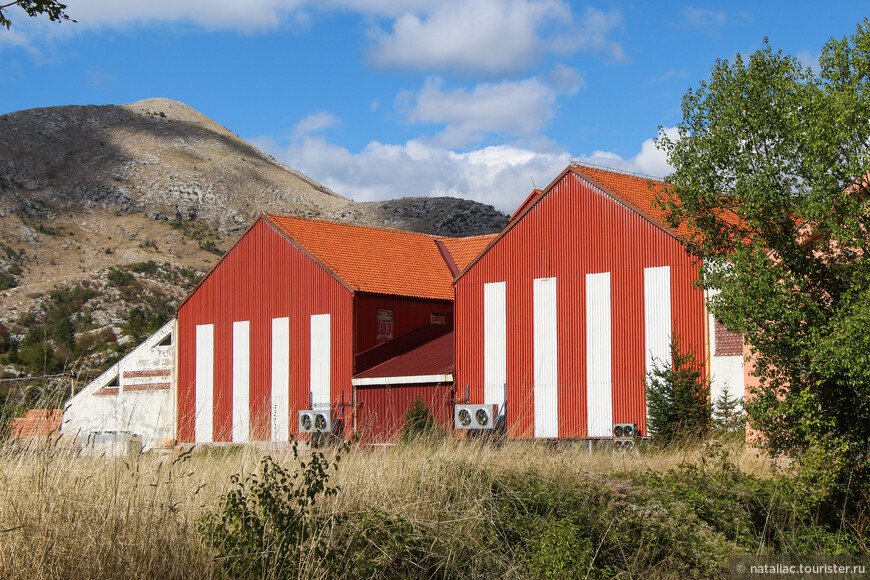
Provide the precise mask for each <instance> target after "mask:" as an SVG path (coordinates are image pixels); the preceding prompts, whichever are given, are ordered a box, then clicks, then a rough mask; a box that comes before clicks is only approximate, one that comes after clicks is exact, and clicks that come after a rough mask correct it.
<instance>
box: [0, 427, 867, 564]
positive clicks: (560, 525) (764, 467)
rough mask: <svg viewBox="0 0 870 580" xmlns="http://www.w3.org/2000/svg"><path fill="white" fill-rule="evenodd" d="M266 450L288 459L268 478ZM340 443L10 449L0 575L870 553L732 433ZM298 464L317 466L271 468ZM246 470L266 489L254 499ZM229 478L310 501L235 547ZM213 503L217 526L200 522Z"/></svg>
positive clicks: (721, 560) (0, 500) (236, 487)
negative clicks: (623, 440)
mask: <svg viewBox="0 0 870 580" xmlns="http://www.w3.org/2000/svg"><path fill="white" fill-rule="evenodd" d="M267 453H270V455H271V457H273V458H274V459H275V463H276V464H277V465H278V466H280V467H279V469H278V471H275V470H274V469H273V471H272V472H271V473H272V475H273V476H276V477H275V478H273V479H272V480H269V478H268V474H265V475H264V474H263V471H262V470H263V469H264V464H263V458H264V456H266V455H267ZM334 453H335V452H334V450H333V451H330V452H327V453H326V454H325V455H321V454H319V453H317V454H314V455H312V454H311V453H306V452H300V454H299V458H298V459H294V457H293V455H292V454H290V453H289V452H288V451H287V450H283V451H277V450H271V451H267V450H264V449H258V448H255V447H225V448H212V449H202V450H196V451H186V452H181V451H174V452H172V453H165V454H157V453H148V454H144V455H141V456H138V457H135V458H128V459H105V458H94V457H85V456H81V455H76V454H72V453H70V451H69V450H66V449H63V448H60V447H57V446H47V447H45V446H43V447H42V448H40V449H32V450H27V451H21V450H14V449H12V448H11V447H6V448H3V449H2V450H0V577H2V578H12V579H14V578H46V579H47V578H118V579H129V578H222V577H257V576H263V575H266V576H270V575H274V576H279V577H302V578H327V577H349V578H357V577H381V578H405V577H425V578H428V577H442V578H454V577H458V576H464V577H484V576H486V577H492V576H496V575H497V576H500V577H503V578H529V577H539V578H565V577H568V578H571V577H579V578H586V577H588V578H612V577H622V578H650V577H656V578H691V577H697V578H718V577H726V576H727V560H728V557H729V556H731V555H733V554H756V553H761V554H766V553H776V554H779V553H800V554H807V553H824V554H830V553H852V554H854V553H862V554H867V553H868V550H867V546H866V545H865V544H863V540H862V538H863V530H862V529H857V528H855V526H854V524H849V523H847V522H845V520H844V521H843V522H842V523H841V524H840V525H833V526H832V525H830V524H827V523H824V522H822V521H821V519H820V517H819V514H818V513H817V512H814V511H813V509H814V506H813V503H812V497H811V494H810V493H809V492H810V490H806V489H804V486H803V485H802V484H801V482H800V481H798V480H796V479H795V477H796V476H791V475H788V474H780V473H778V472H777V470H776V469H773V468H772V467H771V465H770V463H769V462H766V461H764V460H763V459H761V458H759V457H758V456H756V455H753V454H750V453H747V452H745V451H744V449H743V447H742V446H741V445H738V444H732V445H721V444H716V443H714V444H711V445H702V446H697V447H692V448H686V449H680V450H671V451H655V450H641V451H640V452H631V453H620V454H613V453H612V452H607V451H601V452H595V453H589V452H588V451H586V450H585V449H583V448H580V447H571V446H570V445H565V446H562V447H559V448H553V447H550V446H545V445H536V444H534V443H521V442H509V443H506V444H504V445H501V446H494V445H480V444H474V443H465V444H463V443H460V442H450V441H447V442H435V443H431V444H418V445H405V446H398V447H393V448H377V449H371V448H349V449H345V450H343V451H342V452H341V455H342V457H341V461H340V462H339V463H338V464H337V470H336V469H335V468H334V466H333V465H331V464H326V463H323V464H321V463H318V460H319V459H323V460H324V461H329V460H334ZM303 464H304V465H305V467H306V468H307V469H308V473H309V474H310V473H311V468H312V465H315V464H316V465H320V466H321V467H323V471H322V474H323V473H325V474H326V475H325V476H323V475H322V474H321V476H318V477H313V478H312V477H309V478H308V481H307V483H301V481H302V479H303V478H300V479H296V480H293V479H292V476H290V479H288V480H287V481H284V482H283V483H282V482H281V481H279V480H280V476H281V474H282V473H283V474H284V475H285V476H287V475H288V474H292V473H294V472H295V473H297V474H300V473H302V474H304V473H305V469H303ZM282 470H286V471H282ZM234 474H241V476H240V477H239V478H238V479H237V480H233V479H232V476H233V475H234ZM251 474H256V476H257V480H256V481H259V482H266V483H270V486H271V487H268V489H269V490H271V492H270V493H271V499H270V498H269V497H266V499H265V500H263V497H264V496H262V495H261V496H260V503H256V502H257V500H256V499H255V497H254V496H255V495H256V494H255V492H254V488H253V487H252V485H251V482H252V481H253V480H249V481H248V483H247V484H245V477H246V476H247V475H251ZM319 483H324V484H325V486H324V488H325V489H329V488H332V487H337V488H340V491H337V493H335V494H334V495H329V494H328V493H327V494H323V493H320V492H319V490H320V491H322V489H321V488H318V487H317V486H318V485H319ZM263 489H267V487H261V488H260V490H261V491H262V490H263ZM294 489H296V490H299V489H301V490H302V494H301V495H299V494H297V496H293V495H292V490H294ZM288 490H289V494H290V495H289V496H288V497H284V496H282V493H285V494H286V493H288ZM233 491H235V492H237V493H236V495H235V496H234V497H235V498H236V500H239V499H240V498H241V499H242V500H244V502H248V504H247V505H250V506H251V507H252V508H254V509H253V512H257V510H258V509H259V513H261V514H262V513H266V512H268V510H269V509H271V510H273V511H272V512H269V513H277V512H275V510H277V511H278V512H281V511H282V510H284V511H283V512H282V513H285V514H286V513H288V512H287V511H286V509H285V508H286V506H288V505H290V504H291V503H292V502H294V501H297V500H298V499H299V497H301V498H303V500H304V501H309V500H313V501H316V505H310V503H311V502H310V501H309V503H308V504H306V505H308V506H309V508H310V509H308V508H302V509H301V510H297V512H296V513H298V514H299V515H298V517H291V520H292V521H293V522H295V523H293V524H292V525H293V526H295V527H294V529H295V530H296V532H294V533H297V532H298V533H297V535H295V536H292V537H291V536H287V535H286V533H285V534H284V536H282V532H281V531H280V530H278V529H277V528H280V527H281V526H280V525H276V524H275V521H278V520H273V521H272V522H271V523H269V522H267V526H266V528H264V529H265V531H266V534H265V536H261V537H252V536H245V538H243V540H244V541H243V542H241V543H237V544H236V547H237V548H239V549H236V550H235V551H233V550H232V549H230V547H229V544H227V542H226V537H223V540H222V539H221V536H219V535H218V534H217V532H216V530H219V529H220V525H219V524H220V523H221V522H222V521H223V522H224V523H227V522H229V528H226V527H225V528H224V529H230V531H231V532H233V530H234V529H235V532H234V533H235V534H236V535H237V536H238V534H239V533H240V532H239V529H238V528H233V524H232V521H231V519H227V518H224V519H223V520H221V514H226V513H227V506H228V505H230V504H229V503H228V502H227V501H226V498H227V497H228V496H227V494H228V493H229V492H233ZM231 495H232V494H231ZM267 495H268V494H267ZM305 498H308V499H305ZM236 505H238V501H237V503H236ZM299 505H302V504H301V503H300V504H299ZM306 509H307V511H306ZM264 510H265V511H264ZM206 514H214V515H215V517H213V518H212V522H213V523H217V524H218V525H217V527H215V526H212V527H211V528H208V527H207V526H203V525H201V524H200V522H201V521H202V518H203V516H205V515H206ZM290 515H291V516H292V515H293V512H292V511H291V512H290ZM267 519H268V518H267ZM822 519H824V518H822ZM828 519H830V518H828ZM834 519H837V518H834ZM242 535H244V533H242ZM282 537H285V538H290V540H289V541H288V542H284V543H283V544H282V543H281V541H280V538H282ZM236 539H238V537H236ZM276 554H283V556H282V557H283V558H284V559H283V560H280V561H277V562H276V560H275V559H274V558H273V556H274V555H276ZM257 570H260V571H259V572H258V571H257Z"/></svg>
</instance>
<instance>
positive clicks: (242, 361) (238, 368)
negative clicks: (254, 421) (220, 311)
mask: <svg viewBox="0 0 870 580" xmlns="http://www.w3.org/2000/svg"><path fill="white" fill-rule="evenodd" d="M250 341H251V323H250V322H248V321H247V320H242V321H239V322H233V441H235V442H237V443H243V442H245V441H247V440H248V435H249V434H250V431H251V355H250V349H251V347H250Z"/></svg>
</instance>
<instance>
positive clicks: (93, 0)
mask: <svg viewBox="0 0 870 580" xmlns="http://www.w3.org/2000/svg"><path fill="white" fill-rule="evenodd" d="M304 5H305V0H245V1H244V2H239V1H238V0H181V1H179V0H149V1H148V2H139V1H130V0H122V1H119V0H76V1H75V2H70V5H69V8H68V9H67V13H68V14H69V16H70V17H71V18H74V19H76V20H78V24H77V25H75V26H77V27H91V26H120V25H126V24H143V23H167V22H180V23H189V24H194V25H197V26H200V27H202V28H205V29H207V30H239V31H242V32H255V31H260V30H268V29H274V28H278V27H279V26H281V25H282V24H284V23H285V20H287V18H288V16H290V15H296V14H298V15H300V16H301V17H302V18H303V19H304V18H305V13H304V12H302V11H301V10H300V9H301V8H303V7H304Z"/></svg>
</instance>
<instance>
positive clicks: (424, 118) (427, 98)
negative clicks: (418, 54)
mask: <svg viewBox="0 0 870 580" xmlns="http://www.w3.org/2000/svg"><path fill="white" fill-rule="evenodd" d="M571 71H573V74H572V72H571ZM556 76H557V77H559V78H557V81H558V82H559V83H561V84H562V85H563V89H562V91H560V90H558V89H556V88H555V87H551V86H548V85H546V84H544V83H542V82H541V81H540V80H538V79H536V78H529V79H523V80H519V81H502V82H500V83H496V84H489V83H483V84H479V85H477V86H475V87H474V88H473V89H461V88H453V89H451V88H445V87H444V81H443V80H442V79H440V78H439V77H430V78H429V79H428V80H427V81H426V83H425V84H424V86H423V88H422V89H421V90H420V91H419V92H418V93H417V94H416V95H412V94H411V93H410V92H403V93H401V94H400V95H399V97H398V98H397V102H398V106H399V108H400V109H404V110H405V112H406V117H407V119H408V121H410V122H412V123H436V124H443V125H446V128H445V129H444V131H442V132H441V133H440V134H439V135H438V136H437V137H435V139H434V141H435V142H436V143H439V144H441V145H447V146H461V145H464V144H466V143H469V142H473V141H477V140H479V139H480V138H482V137H483V136H485V135H487V134H491V133H497V134H503V135H510V136H531V135H533V134H535V133H537V132H538V131H540V130H541V129H543V128H544V127H545V126H546V125H547V123H549V122H550V120H551V119H552V118H553V109H554V106H555V102H556V97H557V96H558V95H559V94H560V92H570V93H574V92H576V91H577V89H578V87H579V85H580V77H579V73H577V72H576V71H574V70H573V69H569V68H568V67H561V68H559V69H557V71H556ZM569 77H570V78H569Z"/></svg>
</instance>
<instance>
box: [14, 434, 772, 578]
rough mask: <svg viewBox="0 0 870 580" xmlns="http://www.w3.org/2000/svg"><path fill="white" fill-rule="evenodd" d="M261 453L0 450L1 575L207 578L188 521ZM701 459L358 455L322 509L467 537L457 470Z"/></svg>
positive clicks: (568, 468)
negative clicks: (375, 514)
mask: <svg viewBox="0 0 870 580" xmlns="http://www.w3.org/2000/svg"><path fill="white" fill-rule="evenodd" d="M267 452H268V450H264V449H260V448H257V447H253V446H244V447H231V448H220V447H218V448H212V449H203V450H196V451H190V450H188V451H173V452H168V453H163V454H161V453H147V454H144V455H140V456H138V457H132V458H125V459H119V458H97V457H86V456H83V455H81V454H79V453H77V452H75V451H73V450H70V449H65V448H63V447H60V446H58V445H52V444H45V445H40V446H35V447H32V448H30V449H27V450H16V449H13V448H12V447H10V446H5V447H2V448H0V577H2V578H9V579H18V578H21V579H24V578H27V579H43V578H44V579H49V578H51V579H55V578H70V579H73V578H75V579H78V578H118V579H124V580H128V579H133V578H149V579H150V578H211V577H214V576H215V574H216V568H215V565H214V562H213V560H212V554H210V553H209V552H208V551H207V550H206V549H205V548H204V546H203V544H202V542H201V538H200V536H199V534H198V532H197V530H196V528H195V523H196V522H197V521H198V520H199V518H200V517H201V516H202V514H203V513H204V512H205V511H214V510H216V509H217V506H218V502H219V498H220V497H221V495H222V494H223V493H225V492H226V491H227V489H228V486H229V483H230V481H229V480H230V476H231V475H232V474H234V473H239V472H242V473H246V472H250V471H252V470H255V469H257V466H258V464H259V461H260V459H261V458H262V456H263V455H264V454H265V453H267ZM731 453H732V455H733V457H734V460H735V462H736V464H737V465H739V466H740V467H741V469H743V470H744V471H746V472H749V473H753V474H756V475H760V476H766V475H768V474H769V469H768V467H767V466H766V464H765V462H764V461H763V460H761V459H759V458H758V457H756V456H753V455H751V454H748V453H745V452H744V451H743V449H742V446H734V447H733V448H732V449H731ZM271 454H272V456H273V457H275V458H276V460H278V462H279V463H285V462H289V461H291V460H292V456H291V455H285V454H284V453H283V452H280V451H275V450H272V453H271ZM701 454H702V450H700V449H698V448H687V449H676V450H672V451H667V452H652V453H650V452H645V453H624V454H616V455H614V454H613V453H611V452H604V451H602V452H596V453H589V452H588V451H587V450H586V449H585V448H582V447H580V446H578V447H573V448H572V447H570V446H562V447H560V448H558V449H554V448H552V447H549V446H546V445H540V444H535V443H523V442H510V443H506V444H505V445H503V446H487V445H478V444H473V443H470V442H465V443H463V442H456V441H446V442H440V443H432V444H430V445H426V444H417V445H408V446H399V447H394V448H375V449H372V448H354V449H351V450H350V451H349V452H348V453H347V454H346V455H345V457H344V458H343V460H342V461H341V464H340V468H339V471H338V474H337V475H336V476H335V477H334V478H333V480H331V483H333V484H337V485H339V486H340V487H341V489H342V491H341V493H339V494H338V495H337V496H336V497H333V498H329V500H328V501H326V502H324V503H323V504H322V509H327V510H334V511H336V512H343V513H348V512H349V513H353V512H361V511H363V510H365V509H369V508H376V509H382V510H384V511H386V512H389V513H391V514H399V515H401V516H403V517H405V518H408V520H409V521H410V522H411V524H412V525H420V526H438V525H439V522H447V521H451V522H454V523H455V521H456V519H457V518H459V519H463V518H464V519H467V521H468V523H469V526H467V527H468V529H469V530H472V529H473V528H474V526H475V525H485V523H486V522H485V520H486V518H487V513H486V510H487V506H486V505H485V504H484V502H483V501H481V499H480V498H481V495H480V493H478V492H479V489H482V487H480V486H481V485H483V486H485V485H486V483H487V482H485V481H477V482H476V481H474V480H469V481H466V482H465V483H464V484H463V485H467V486H469V489H467V490H465V491H467V493H465V492H464V491H463V490H462V489H459V490H457V486H456V484H455V482H456V479H457V470H458V469H461V466H463V465H465V466H467V465H473V466H479V467H485V468H486V469H484V470H477V471H475V473H477V474H478V475H477V477H494V476H495V475H497V474H505V473H510V472H529V471H533V472H538V473H541V474H544V475H552V476H559V477H569V478H570V477H578V478H581V477H589V476H603V475H607V474H611V473H617V472H623V473H624V472H629V471H635V470H646V469H653V470H657V471H663V470H667V469H670V468H673V467H676V466H677V465H679V464H680V463H683V462H693V461H698V460H699V459H700V457H701ZM304 458H305V456H304V455H303V456H302V458H301V459H303V460H304ZM472 488H474V489H472ZM452 529H456V527H455V526H453V527H452ZM460 529H461V528H460ZM471 533H472V532H471V531H470V532H469V534H471ZM469 539H470V538H469ZM460 540H461V539H460ZM451 541H453V542H454V543H455V542H456V538H452V539H451ZM316 570H317V567H316V566H315V565H314V564H313V563H312V565H311V569H310V570H307V571H304V572H305V573H303V574H301V575H302V576H317V575H318V574H317V572H316ZM300 572H303V571H300ZM517 574H519V573H517ZM509 575H510V574H509Z"/></svg>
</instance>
